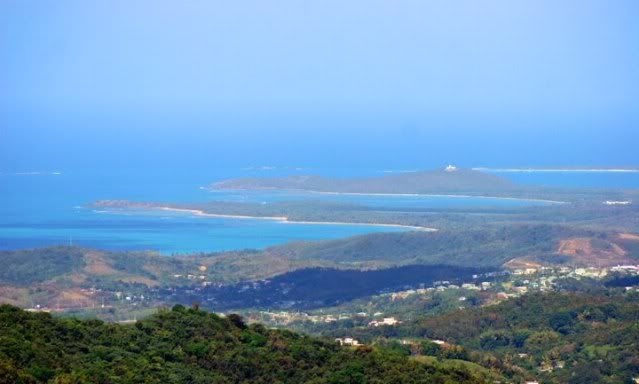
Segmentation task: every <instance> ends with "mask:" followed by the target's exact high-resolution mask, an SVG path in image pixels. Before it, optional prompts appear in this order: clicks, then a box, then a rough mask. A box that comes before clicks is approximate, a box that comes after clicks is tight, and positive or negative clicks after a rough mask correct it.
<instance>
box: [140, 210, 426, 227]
mask: <svg viewBox="0 0 639 384" xmlns="http://www.w3.org/2000/svg"><path fill="white" fill-rule="evenodd" d="M149 209H150V210H155V209H158V210H162V211H171V212H183V213H190V214H192V215H194V216H202V217H218V218H227V219H254V220H255V219H258V220H272V221H276V222H279V223H282V224H312V225H360V226H373V227H394V228H408V229H412V230H416V231H425V232H436V231H438V229H437V228H430V227H420V226H416V225H402V224H388V223H349V222H345V221H302V220H290V219H289V218H288V217H286V216H249V215H227V214H218V213H208V212H204V211H202V210H201V209H189V208H174V207H167V206H162V207H149Z"/></svg>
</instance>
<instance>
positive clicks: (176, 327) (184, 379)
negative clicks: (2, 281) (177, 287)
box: [0, 305, 485, 384]
mask: <svg viewBox="0 0 639 384" xmlns="http://www.w3.org/2000/svg"><path fill="white" fill-rule="evenodd" d="M0 330H1V332H0V383H45V382H52V383H143V382H144V383H162V384H166V383H380V384H381V383H442V384H444V383H451V384H452V383H482V382H485V380H484V379H483V378H482V375H481V371H478V370H476V369H475V370H472V371H471V370H470V369H467V368H465V367H464V366H459V365H450V366H446V365H445V364H442V363H441V362H439V363H433V364H429V363H420V362H418V361H415V360H411V359H409V358H407V357H405V356H402V355H401V354H397V353H393V352H390V351H386V350H380V349H378V348H371V347H366V346H362V347H357V348H351V347H340V346H338V345H337V344H336V343H333V342H328V341H322V340H319V339H315V338H311V337H307V336H301V335H298V334H295V333H292V332H288V331H279V330H269V329H266V328H265V327H263V326H261V325H259V324H254V325H250V326H247V325H245V324H244V323H243V321H242V319H241V318H240V317H239V316H237V315H229V316H228V317H226V318H221V317H218V316H216V315H214V314H209V313H207V312H204V311H200V310H198V309H197V308H196V309H185V308H184V307H182V306H176V307H174V308H173V310H171V311H168V310H164V311H160V312H159V313H157V314H155V315H152V316H150V317H148V318H146V319H144V320H142V321H139V322H137V323H135V324H132V325H118V324H107V323H103V322H100V321H97V320H85V321H81V320H77V319H72V318H66V319H58V318H52V317H51V316H49V315H48V314H45V313H29V312H25V311H23V310H21V309H18V308H16V307H12V306H9V305H3V306H0Z"/></svg>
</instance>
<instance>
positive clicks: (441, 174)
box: [208, 165, 516, 194]
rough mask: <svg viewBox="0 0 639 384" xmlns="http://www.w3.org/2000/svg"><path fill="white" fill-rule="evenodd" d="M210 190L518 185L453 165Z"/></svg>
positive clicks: (416, 190) (233, 182) (423, 190)
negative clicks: (396, 172) (366, 175)
mask: <svg viewBox="0 0 639 384" xmlns="http://www.w3.org/2000/svg"><path fill="white" fill-rule="evenodd" d="M208 188H209V189H211V190H219V189H247V190H258V189H262V190H263V189H283V190H284V189H286V190H304V191H314V192H325V193H329V192H330V193H376V194H402V193H403V194H409V193H410V194H429V193H430V194H434V193H448V194H461V193H471V194H482V193H490V192H497V191H500V192H503V191H507V190H513V189H515V188H516V186H515V185H514V184H513V183H511V182H510V181H508V180H507V179H505V178H502V177H500V176H497V175H492V174H489V173H483V172H479V171H476V170H472V169H460V168H457V167H455V166H452V165H449V166H448V167H446V168H444V169H438V170H428V171H418V172H409V173H400V174H391V175H385V176H379V177H361V178H333V177H322V176H313V175H306V176H288V177H273V178H236V179H228V180H223V181H220V182H216V183H212V184H211V185H209V186H208Z"/></svg>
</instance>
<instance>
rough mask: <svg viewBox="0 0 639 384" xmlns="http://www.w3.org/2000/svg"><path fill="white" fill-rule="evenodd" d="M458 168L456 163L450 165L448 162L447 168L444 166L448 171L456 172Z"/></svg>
mask: <svg viewBox="0 0 639 384" xmlns="http://www.w3.org/2000/svg"><path fill="white" fill-rule="evenodd" d="M456 170H457V167H456V166H454V165H450V164H448V166H447V167H446V168H444V171H446V172H455V171H456Z"/></svg>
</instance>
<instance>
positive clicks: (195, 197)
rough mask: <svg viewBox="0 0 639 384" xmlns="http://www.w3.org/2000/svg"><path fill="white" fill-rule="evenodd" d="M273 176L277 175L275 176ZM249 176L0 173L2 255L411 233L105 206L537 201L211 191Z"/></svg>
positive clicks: (212, 247) (206, 247) (204, 247)
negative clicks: (107, 206)
mask: <svg viewBox="0 0 639 384" xmlns="http://www.w3.org/2000/svg"><path fill="white" fill-rule="evenodd" d="M269 175H270V174H269ZM236 176H249V175H247V173H246V172H243V171H239V170H221V171H220V170H215V171H206V172H199V173H193V172H191V173H189V172H178V171H175V172H171V171H155V172H150V171H146V172H140V171H130V172H119V173H113V172H95V173H87V172H85V173H73V172H62V173H61V174H52V173H51V172H45V173H40V174H20V175H18V174H15V173H6V172H5V173H3V174H0V196H1V200H0V249H19V248H32V247H39V246H47V245H59V244H68V243H70V242H72V243H73V244H76V245H81V246H86V247H95V248H101V249H112V250H128V249H130V250H133V249H151V250H157V251H160V252H162V253H164V254H171V253H186V252H210V251H221V250H230V249H244V248H264V247H267V246H271V245H276V244H282V243H286V242H289V241H296V240H319V239H331V238H341V237H348V236H354V235H358V234H364V233H370V232H379V231H384V232H388V231H402V230H406V229H402V228H391V227H380V226H361V225H332V224H322V225H316V224H290V223H280V222H274V221H269V220H261V219H228V218H210V217H197V216H192V215H189V214H184V213H169V212H146V213H139V212H138V213H135V214H133V213H129V214H115V213H113V212H109V211H100V210H94V209H89V208H84V206H85V205H86V204H87V203H90V202H92V201H95V200H99V199H131V200H138V201H167V202H202V201H210V200H221V201H247V202H260V203H270V202H276V201H292V200H294V201H305V200H312V201H333V202H342V203H355V204H363V205H368V206H373V207H405V208H410V207H417V208H431V207H435V208H437V207H440V208H441V207H471V206H506V207H507V206H523V205H530V204H539V203H538V202H530V201H518V200H506V199H479V198H458V197H445V196H435V197H433V196H366V195H364V196H360V195H325V194H314V193H303V192H246V191H224V192H208V191H206V190H203V189H201V188H200V187H201V186H204V185H207V184H208V183H209V182H211V181H215V180H220V179H223V178H227V177H236Z"/></svg>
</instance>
